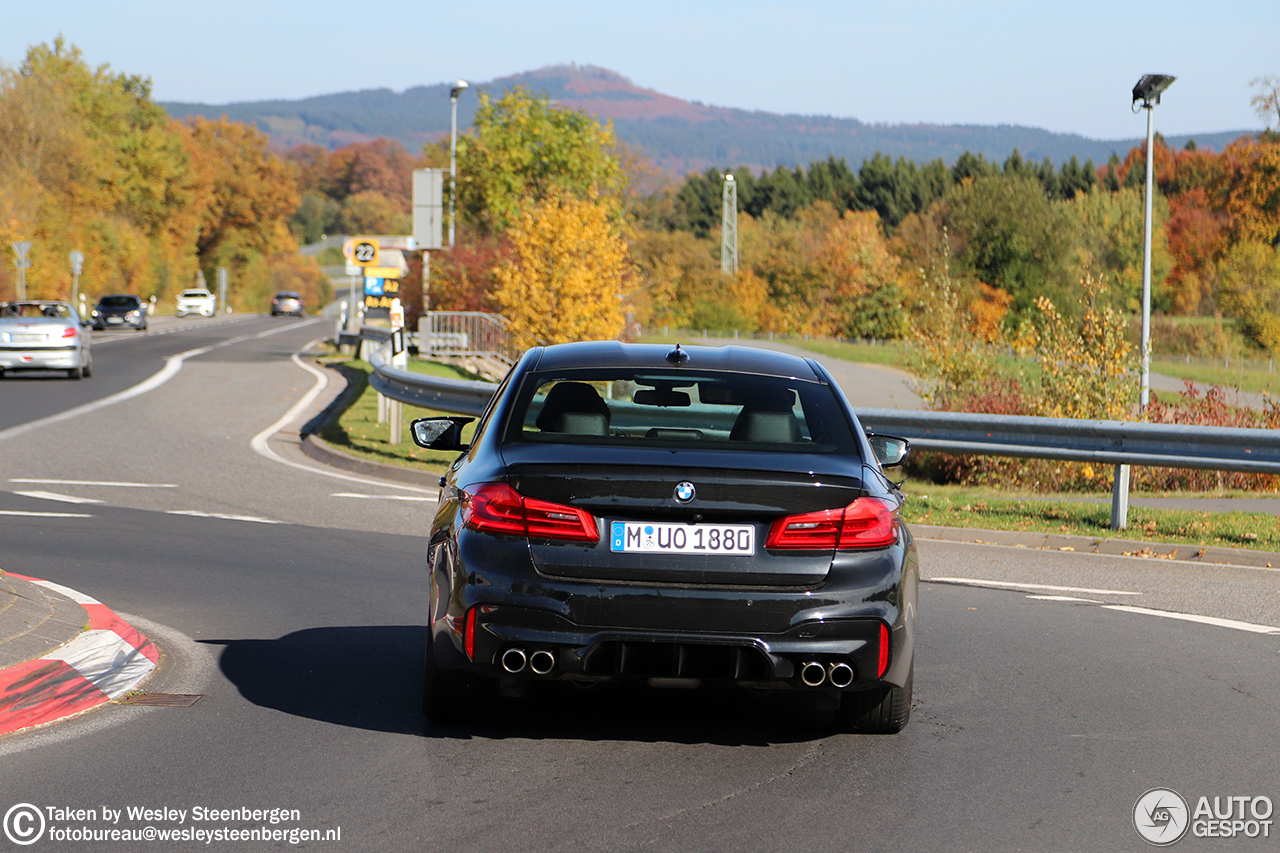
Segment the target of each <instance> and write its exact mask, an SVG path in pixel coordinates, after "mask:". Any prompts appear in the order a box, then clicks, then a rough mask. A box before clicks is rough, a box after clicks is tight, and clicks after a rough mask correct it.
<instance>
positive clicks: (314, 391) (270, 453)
mask: <svg viewBox="0 0 1280 853" xmlns="http://www.w3.org/2000/svg"><path fill="white" fill-rule="evenodd" d="M308 346H310V344H308ZM292 358H293V363H294V364H296V365H298V366H299V367H301V368H302V369H303V370H305V371H307V372H308V373H310V374H312V375H313V376H315V377H316V384H315V385H313V386H311V390H310V391H308V392H307V393H306V394H304V395H303V396H302V399H301V400H299V401H298V402H297V403H294V405H293V407H292V408H290V409H289V411H287V412H285V413H284V415H282V416H281V417H280V420H278V421H276V422H275V423H273V424H272V425H271V426H269V427H267V428H266V429H264V430H263V431H262V432H260V433H258V434H257V435H255V436H254V437H253V440H252V441H250V442H249V443H250V444H251V445H252V446H253V449H254V450H255V451H257V452H258V453H259V454H260V455H262V456H265V457H266V458H267V459H270V460H271V461H273V462H279V463H280V464H281V465H288V466H289V467H290V468H297V469H298V470H300V471H308V472H310V473H312V474H322V475H324V476H326V477H334V478H335V479H338V480H346V481H347V482H350V483H359V484H360V485H362V486H373V487H375V488H381V489H403V490H405V491H409V492H417V493H418V494H421V495H427V496H429V497H428V498H426V499H427V500H432V501H434V500H435V497H434V496H433V493H432V490H430V489H423V488H419V487H418V486H408V485H402V484H400V483H392V482H389V481H387V480H374V479H370V478H368V477H357V476H355V475H354V474H343V473H341V472H339V471H330V470H328V469H326V468H321V467H312V466H310V465H303V464H302V463H300V462H294V461H293V460H292V459H285V458H284V457H283V456H280V455H279V454H277V453H276V452H275V451H274V450H272V449H271V446H270V445H269V444H267V440H268V439H270V438H271V436H273V435H275V434H276V433H277V432H279V431H280V430H281V429H283V428H284V426H285V425H286V424H288V423H290V422H291V421H292V420H293V419H294V418H296V417H297V416H298V414H299V413H300V412H301V411H302V410H303V409H305V408H306V407H307V406H309V405H311V402H312V401H313V400H315V398H316V397H317V396H319V395H320V392H321V391H323V390H324V389H325V388H326V387H327V386H328V384H329V377H328V376H326V375H325V373H324V371H322V370H317V369H316V368H314V367H312V366H311V365H309V364H307V363H306V362H304V361H303V360H302V359H300V358H298V355H297V353H294V355H293V356H292Z"/></svg>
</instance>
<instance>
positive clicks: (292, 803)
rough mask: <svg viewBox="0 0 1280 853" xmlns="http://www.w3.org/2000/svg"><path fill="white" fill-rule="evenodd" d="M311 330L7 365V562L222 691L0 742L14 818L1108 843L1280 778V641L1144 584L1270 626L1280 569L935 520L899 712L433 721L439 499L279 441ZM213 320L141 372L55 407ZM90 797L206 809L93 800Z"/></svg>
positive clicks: (504, 710)
mask: <svg viewBox="0 0 1280 853" xmlns="http://www.w3.org/2000/svg"><path fill="white" fill-rule="evenodd" d="M325 330H326V326H325V325H324V324H321V323H316V322H310V321H302V322H299V321H295V320H271V319H269V318H246V319H243V320H237V321H236V322H227V321H226V320H222V319H220V320H218V321H214V322H209V321H203V322H197V323H195V324H194V325H192V326H190V327H188V328H187V329H185V330H183V331H173V332H172V333H171V334H166V335H161V334H156V335H144V334H138V335H136V336H135V337H132V338H128V339H121V340H119V342H118V343H116V342H113V343H111V344H109V345H107V346H104V347H102V348H101V349H100V350H98V351H97V353H96V355H95V358H96V359H97V361H96V364H95V368H96V369H95V375H94V377H93V378H92V379H89V380H84V381H83V382H79V383H76V382H70V381H66V380H53V379H50V380H37V379H30V380H22V381H21V382H14V383H13V384H10V382H9V380H5V381H4V382H0V417H2V418H3V419H4V420H3V421H2V422H0V430H3V431H2V432H0V510H3V511H18V512H21V511H35V512H59V513H66V514H67V517H48V516H41V517H35V516H32V517H22V516H9V515H4V516H0V568H3V569H7V570H11V571H15V572H19V573H22V574H28V575H32V576H35V577H41V578H47V579H50V580H54V581H57V582H58V583H62V584H65V585H67V586H70V587H73V588H75V589H79V590H81V591H83V592H85V593H87V594H89V595H92V596H94V597H96V598H98V599H100V600H101V601H103V602H104V603H106V604H107V605H108V606H110V607H112V608H114V609H115V610H117V611H119V612H121V613H122V614H124V615H126V616H127V617H128V618H130V619H132V620H134V621H135V623H136V624H138V625H139V626H140V627H142V628H143V629H144V630H145V631H146V632H147V633H148V634H149V635H150V636H151V637H152V638H153V639H154V640H155V641H156V643H157V645H158V646H159V647H160V648H161V650H162V655H163V656H162V660H161V666H160V669H159V671H158V673H157V674H156V675H155V676H153V678H152V681H151V682H149V683H147V684H146V685H145V687H146V689H148V690H152V691H156V692H176V693H196V694H200V695H202V697H203V698H201V699H200V701H199V702H198V703H196V704H195V705H193V706H191V707H181V708H173V707H161V708H146V707H126V706H119V705H109V706H106V707H104V708H102V709H100V710H97V711H94V712H91V713H89V714H87V715H85V716H83V717H81V718H79V719H76V720H73V721H68V722H63V723H59V724H55V725H53V726H50V727H47V728H45V729H42V730H40V731H37V732H23V733H17V734H16V735H13V736H10V737H7V738H3V739H0V813H2V812H4V811H5V810H7V809H8V808H9V807H10V805H11V804H17V803H31V804H36V805H39V806H41V807H42V808H47V807H51V806H52V807H59V808H71V809H89V810H95V811H96V814H95V816H94V818H93V819H92V820H89V819H84V818H81V819H75V818H70V819H67V820H64V821H62V822H61V825H70V826H73V827H74V826H85V827H90V828H96V829H103V828H111V827H113V826H114V827H116V828H128V829H133V830H142V829H143V828H144V827H146V826H148V825H151V826H155V827H157V828H160V829H166V828H174V827H178V826H185V827H187V828H191V827H193V826H194V827H198V828H202V829H217V828H219V827H222V826H232V827H236V828H242V827H249V826H261V825H263V824H264V823H265V824H266V825H267V826H268V827H270V826H271V825H270V824H269V823H267V819H266V818H264V819H259V820H256V821H255V820H250V821H247V822H246V821H243V820H211V821H202V822H193V820H192V817H193V816H192V814H191V811H190V810H191V809H193V808H197V807H202V808H218V809H222V808H249V809H271V808H277V807H278V808H285V809H297V810H298V811H299V812H300V816H299V817H298V818H297V819H294V818H293V817H290V818H289V819H288V820H287V821H286V822H284V823H282V824H278V825H276V828H286V829H293V828H304V829H311V828H314V829H320V830H330V829H337V828H339V827H340V828H341V832H342V836H341V841H328V842H325V841H315V842H308V843H305V844H302V845H298V846H299V847H302V848H305V849H332V850H361V851H366V850H367V851H402V850H411V849H412V850H430V851H435V850H449V851H451V853H457V851H472V850H475V851H493V850H503V851H505V850H511V851H517V850H518V851H527V850H555V851H561V850H563V851H574V853H577V851H647V850H653V851H757V850H760V851H763V850H770V851H772V850H793V849H802V850H812V851H828V850H829V851H854V850H859V851H861V850H894V851H900V850H920V851H933V850H939V851H964V850H974V851H978V850H981V851H1006V850H1009V851H1012V850H1027V851H1044V850H1090V851H1093V850H1108V851H1111V850H1141V849H1147V844H1146V842H1144V841H1143V840H1142V839H1141V838H1140V837H1139V835H1138V834H1137V832H1136V831H1135V829H1134V826H1133V822H1132V812H1133V808H1134V804H1135V802H1136V801H1137V799H1138V798H1139V797H1140V796H1141V795H1142V794H1143V793H1144V792H1145V791H1147V790H1149V789H1151V788H1156V787H1169V788H1172V789H1173V790H1175V791H1177V792H1179V793H1180V794H1181V795H1182V796H1183V797H1185V798H1186V799H1187V800H1188V801H1189V804H1190V806H1191V807H1192V808H1193V809H1194V807H1195V805H1196V800H1197V798H1198V797H1200V796H1207V797H1208V798H1209V802H1210V803H1212V801H1213V797H1215V796H1218V797H1228V796H1247V797H1254V796H1267V797H1269V798H1270V799H1271V800H1272V801H1277V800H1280V759H1278V758H1277V757H1276V752H1275V750H1274V749H1273V748H1272V747H1271V737H1272V732H1273V731H1274V730H1275V729H1276V727H1277V725H1278V724H1280V685H1278V684H1277V679H1276V677H1275V672H1276V665H1277V653H1278V652H1280V637H1278V636H1276V635H1273V634H1268V633H1259V632H1257V631H1254V630H1245V628H1246V627H1247V626H1243V625H1235V626H1232V625H1229V624H1228V625H1223V624H1205V623H1203V622H1188V621H1183V620H1180V619H1172V618H1167V617H1165V616H1160V615H1156V614H1153V613H1151V612H1148V611H1152V610H1154V611H1161V612H1176V613H1180V614H1192V615H1196V614H1198V615H1202V616H1206V617H1212V618H1216V619H1219V620H1237V621H1241V622H1245V623H1250V624H1254V625H1263V626H1280V576H1278V575H1277V574H1276V573H1274V572H1269V571H1264V570H1246V569H1233V568H1229V567H1204V566H1191V565H1188V564H1183V563H1170V562H1160V563H1153V562H1151V561H1141V560H1134V559H1124V558H1113V557H1098V556H1092V555H1085V554H1073V553H1056V552H1036V551H1026V550H1018V549H1012V548H998V547H991V546H982V545H974V544H967V545H966V544H960V543H941V542H922V543H921V544H920V547H921V555H922V566H923V569H924V575H925V577H926V578H929V579H939V578H960V579H967V581H968V582H967V583H965V584H957V583H953V582H950V581H947V582H942V581H938V580H930V581H929V582H927V583H925V584H923V585H922V591H921V614H922V621H921V627H920V640H919V648H918V658H917V663H916V705H915V708H914V711H913V720H912V722H911V724H910V725H909V726H908V728H907V729H906V731H905V732H904V733H903V734H901V735H898V736H893V737H869V736H868V737H861V736H843V735H833V734H832V733H831V728H830V720H829V719H828V718H827V717H826V716H824V715H823V714H822V713H820V712H817V711H815V710H812V709H811V708H809V707H806V706H805V705H804V704H801V703H800V702H798V701H796V700H797V699H798V698H799V697H797V696H795V695H790V696H788V695H772V696H754V695H750V694H738V693H735V692H728V693H714V692H709V691H696V692H686V691H665V692H656V691H655V692H639V693H633V692H626V691H618V692H610V691H589V692H582V691H577V690H573V689H569V690H563V691H548V692H547V693H546V694H543V695H532V696H530V697H527V698H525V699H514V698H512V699H506V700H503V701H502V702H501V703H500V704H499V706H498V707H497V708H495V709H494V711H493V713H492V714H490V715H488V716H486V717H484V718H482V719H478V720H476V721H475V722H474V724H472V725H469V726H466V727H462V728H456V729H453V728H451V729H441V728H434V727H429V726H428V725H427V724H426V723H425V721H424V720H423V718H422V715H421V712H420V708H419V694H420V688H421V668H422V647H423V643H424V639H425V629H424V628H423V618H422V614H423V611H424V607H425V592H424V585H423V580H424V579H423V569H422V560H423V548H424V541H423V538H422V531H423V530H424V529H425V525H426V523H427V519H428V518H429V515H430V513H431V511H432V509H433V505H432V503H431V501H430V498H431V495H429V494H424V493H423V492H421V491H417V490H413V489H409V488H407V487H403V486H398V485H392V484H377V483H374V482H360V481H359V480H358V478H357V479H356V480H351V479H342V478H341V476H334V473H335V472H320V471H317V470H313V468H312V467H311V463H310V462H309V461H306V460H304V459H302V458H301V457H299V456H297V455H296V454H294V453H293V452H292V451H291V449H290V444H289V441H288V426H287V425H286V432H285V434H284V435H283V436H281V437H278V438H276V439H273V440H271V441H267V440H266V439H265V438H263V434H264V431H268V430H270V428H272V427H273V426H274V425H275V424H277V422H279V420H280V419H281V417H282V416H283V415H285V414H286V412H287V411H289V410H290V408H291V406H293V405H294V404H295V403H296V402H298V401H301V400H303V399H304V397H305V396H306V395H307V393H308V391H309V390H310V389H311V388H312V387H313V385H314V384H315V382H316V378H315V376H314V375H313V374H312V373H311V372H309V371H308V370H306V369H305V368H304V367H302V366H300V365H299V364H298V363H297V362H295V361H294V360H293V359H292V358H291V355H292V354H293V353H294V352H295V351H297V350H298V349H301V348H302V347H303V346H304V345H305V344H306V343H307V342H308V341H310V340H312V339H313V338H316V337H319V336H320V335H321V334H323V333H324V331H325ZM219 344H221V345H219ZM206 346H212V347H214V348H213V349H210V350H208V351H207V352H205V353H203V354H198V355H193V356H190V357H187V358H185V359H184V360H182V361H181V364H180V369H177V370H176V372H174V373H172V375H171V376H170V378H168V380H167V381H165V382H164V383H163V384H159V385H158V386H156V387H154V388H152V389H151V390H149V391H147V392H146V393H142V394H138V395H136V396H134V397H131V398H129V399H126V400H124V401H122V402H118V403H115V404H111V405H105V406H101V407H99V408H96V409H91V410H88V411H84V413H83V414H81V415H78V416H74V417H67V418H64V419H61V420H49V419H48V418H49V417H50V416H51V415H52V416H54V417H56V416H57V413H59V412H66V411H70V410H72V409H74V408H76V407H80V406H84V405H87V404H91V403H92V402H93V401H94V400H101V399H102V398H103V397H105V396H107V395H108V394H109V393H112V392H113V390H114V391H119V390H123V388H124V387H127V382H136V381H141V380H142V379H144V378H145V377H146V376H149V375H151V374H153V373H155V371H158V370H160V369H161V367H162V366H163V364H164V363H165V361H164V359H165V358H166V357H167V356H172V355H176V354H180V353H184V352H188V351H190V350H193V349H200V348H203V347H206ZM170 363H172V362H170ZM116 377H128V379H127V381H126V379H124V378H120V379H117V378H116ZM119 383H124V384H123V385H120V384H119ZM118 385H119V387H118ZM39 418H44V419H45V420H44V421H42V422H39V423H38V426H36V427H35V428H31V429H25V428H24V427H25V425H28V424H33V423H37V419H39ZM36 481H40V482H36ZM50 481H62V482H50ZM67 481H77V482H67ZM89 483H95V484H97V485H90V484H89ZM106 483H115V484H117V485H103V484H106ZM121 483H132V484H142V485H119V484H121ZM51 495H53V496H54V497H51ZM353 495H359V497H352V496H353ZM71 501H91V502H82V503H74V502H71ZM196 513H198V514H196ZM974 581H982V582H994V583H1000V584H1007V585H1013V586H1006V587H1005V588H1000V589H995V588H984V587H980V586H973V585H971V582H974ZM1019 584H1022V585H1027V586H1016V585H1019ZM1034 585H1052V586H1055V587H1067V588H1069V589H1053V590H1049V589H1043V588H1041V587H1040V586H1034ZM1031 596H1040V597H1031ZM1044 596H1050V597H1044ZM1116 606H1118V607H1125V608H1142V609H1140V610H1132V609H1129V610H1116V609H1112V608H1113V607H1116ZM103 806H108V807H110V808H113V809H124V808H125V807H128V806H144V807H149V808H157V809H162V808H166V807H167V808H173V809H182V810H186V811H187V816H186V817H185V818H184V821H183V822H182V823H181V824H179V823H178V822H177V821H173V820H165V819H164V816H163V815H162V816H159V817H158V818H157V817H156V816H152V818H151V819H149V820H148V819H141V818H139V819H136V820H134V819H130V818H129V817H128V816H127V815H125V816H123V817H121V819H120V821H119V822H118V823H116V824H104V823H103V821H102V817H103V816H102V814H101V809H102V807H103ZM53 822H54V821H53V820H51V823H53ZM1273 835H1274V833H1273ZM4 844H7V841H6V840H3V839H0V846H3V845H4ZM290 846H292V845H290V844H288V843H287V841H285V842H280V843H274V842H273V843H247V844H246V843H231V842H215V843H213V844H211V845H208V846H206V845H204V844H202V843H197V842H194V841H188V842H159V841H157V842H153V843H148V844H145V845H143V844H139V843H136V842H135V843H130V842H119V843H117V842H101V843H92V844H87V843H74V842H71V841H66V842H48V841H42V842H40V843H37V844H35V845H33V846H31V847H28V848H26V849H29V850H33V851H40V850H90V849H92V850H137V849H156V850H163V849H182V850H187V849H254V850H258V849H274V848H276V847H290ZM1274 846H1275V841H1274V838H1270V839H1257V840H1251V839H1247V838H1235V839H1207V838H1195V837H1192V836H1191V834H1190V833H1188V835H1187V837H1185V838H1184V839H1183V840H1181V841H1180V842H1178V844H1177V847H1178V849H1190V850H1235V849H1244V850H1254V849H1257V850H1262V849H1270V848H1272V847H1274ZM14 849H18V848H16V847H15V848H14Z"/></svg>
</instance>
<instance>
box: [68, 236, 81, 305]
mask: <svg viewBox="0 0 1280 853" xmlns="http://www.w3.org/2000/svg"><path fill="white" fill-rule="evenodd" d="M68 257H69V258H70V259H71V304H73V305H74V304H76V303H77V302H79V301H80V273H81V272H83V271H84V252H81V251H79V250H72V252H71V254H70V255H69V256H68Z"/></svg>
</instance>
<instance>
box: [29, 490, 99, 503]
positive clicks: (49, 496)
mask: <svg viewBox="0 0 1280 853" xmlns="http://www.w3.org/2000/svg"><path fill="white" fill-rule="evenodd" d="M14 494H15V495H22V496H23V497H24V498H39V499H40V500H42V501H61V502H62V503H64V504H100V503H102V501H100V500H96V499H94V498H77V497H75V496H74V495H60V494H58V493H57V492H14Z"/></svg>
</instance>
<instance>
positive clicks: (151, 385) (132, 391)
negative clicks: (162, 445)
mask: <svg viewBox="0 0 1280 853" xmlns="http://www.w3.org/2000/svg"><path fill="white" fill-rule="evenodd" d="M308 322H310V321H308ZM297 325H299V324H298V323H291V324H290V325H288V326H277V327H276V328H274V329H268V330H266V331H265V332H257V333H254V334H252V335H240V336H238V337H234V338H227V339H226V340H225V341H220V342H218V343H216V344H210V345H209V346H207V347H199V348H198V349H189V350H187V351H186V352H180V353H178V354H177V355H171V356H169V357H168V358H166V359H165V360H164V367H162V368H160V370H159V371H157V372H156V373H154V374H152V375H151V376H150V377H148V378H147V379H144V380H143V381H141V382H139V383H138V384H137V385H134V386H133V387H132V388H126V389H125V390H123V391H120V392H117V393H115V394H111V395H110V396H107V397H103V398H102V399H101V400H94V401H93V402H92V403H85V404H84V405H83V406H76V407H75V408H74V409H67V410H66V411H65V412H59V413H58V414H56V415H49V416H48V417H47V418H40V419H39V420H34V421H28V422H27V423H25V424H18V425H17V426H13V427H9V428H8V429H6V430H0V441H4V440H5V439H6V438H15V437H17V436H19V435H24V434H25V433H28V432H31V431H32V430H37V429H42V428H43V427H46V426H48V425H50V424H56V423H60V422H62V421H67V420H71V419H72V418H78V417H80V416H81V415H87V414H90V413H92V412H96V411H98V410H99V409H105V408H106V407H107V406H114V405H115V404H116V403H123V402H124V401H125V400H131V399H133V398H134V397H137V396H139V395H141V394H145V393H147V392H148V391H152V390H154V389H156V388H159V387H160V386H161V385H163V384H164V383H166V382H168V381H169V380H170V379H172V378H173V377H174V376H177V375H178V371H180V370H182V363H183V362H184V361H186V360H187V359H189V358H194V357H195V356H198V355H204V354H205V353H207V352H210V351H212V350H215V349H221V348H222V347H226V346H231V345H232V344H238V343H242V342H244V341H248V340H253V339H255V338H265V337H267V336H268V335H274V334H278V333H279V332H283V331H286V330H288V329H291V328H293V327H294V326H297Z"/></svg>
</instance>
